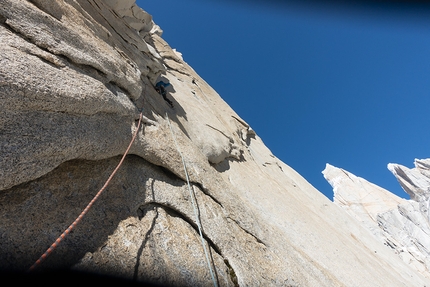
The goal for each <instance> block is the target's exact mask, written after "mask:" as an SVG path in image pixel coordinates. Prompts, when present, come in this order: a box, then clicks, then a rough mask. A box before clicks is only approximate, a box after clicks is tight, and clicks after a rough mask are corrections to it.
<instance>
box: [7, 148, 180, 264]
mask: <svg viewBox="0 0 430 287" xmlns="http://www.w3.org/2000/svg"><path fill="white" fill-rule="evenodd" d="M119 160H120V157H115V158H110V159H106V160H101V161H86V160H72V161H69V162H66V163H63V164H62V165H60V166H59V167H57V168H56V169H55V170H53V171H52V172H50V173H48V174H46V175H44V176H43V177H41V178H39V179H37V180H34V181H32V182H29V183H25V184H22V185H19V186H16V187H13V188H11V189H9V190H4V191H2V192H1V193H0V237H1V244H0V258H2V260H1V261H0V271H5V272H9V271H17V272H22V271H25V270H27V269H28V268H29V267H30V266H31V265H32V264H33V263H34V262H35V261H36V260H37V259H38V258H39V257H40V256H41V255H42V254H43V253H44V252H45V251H46V249H47V248H48V247H49V246H50V245H51V244H52V243H53V242H54V241H55V240H56V238H57V237H58V236H59V235H60V234H61V233H62V232H63V231H64V230H65V229H66V228H67V227H68V226H69V225H70V224H71V223H72V222H73V221H74V220H75V219H76V217H77V216H78V215H79V214H80V213H81V211H82V210H83V209H84V208H85V207H86V206H87V204H88V203H89V202H90V201H91V199H92V198H93V197H94V195H95V194H96V193H97V192H98V191H99V190H100V188H101V187H102V186H103V184H104V182H105V181H106V179H107V178H108V177H109V175H110V174H111V172H112V171H113V170H114V168H115V166H116V165H117V164H118V162H119ZM160 177H161V180H163V181H167V182H170V181H172V180H171V179H169V177H166V176H164V175H163V170H161V169H158V167H156V166H154V165H151V164H149V163H147V162H146V161H145V160H143V159H142V158H140V157H137V156H133V155H129V156H127V158H126V159H125V161H124V163H123V166H122V167H121V168H120V169H119V171H118V173H117V174H116V175H115V176H114V177H113V179H112V181H111V183H110V185H109V186H108V187H107V188H106V190H104V192H103V193H102V194H101V195H100V197H99V198H98V200H97V201H96V202H95V203H94V205H93V206H92V208H91V209H90V210H89V211H88V213H87V214H86V215H85V216H84V217H83V218H82V220H81V222H79V224H77V225H76V227H75V228H74V229H73V230H72V232H71V233H70V234H69V235H68V236H67V237H66V238H65V239H64V240H63V241H62V242H61V243H60V244H59V245H58V247H57V248H56V249H55V250H54V251H53V252H52V253H51V254H50V256H49V257H47V259H46V260H45V261H44V262H42V264H40V265H39V266H37V268H36V270H35V271H43V272H46V271H50V270H51V271H52V270H63V269H69V268H70V267H72V266H73V265H75V264H76V263H78V262H79V260H80V259H81V258H83V257H84V255H85V254H86V253H87V252H94V251H96V250H97V249H98V248H99V247H101V246H103V244H104V242H106V240H107V238H108V236H109V235H111V234H113V233H114V231H115V230H116V228H117V226H118V224H119V223H120V222H121V221H122V220H124V219H126V218H128V217H130V216H135V217H138V216H139V211H138V209H135V208H134V207H133V206H136V208H137V206H138V205H137V203H139V202H140V203H142V204H144V202H145V199H146V193H147V191H146V188H145V186H146V181H147V180H148V178H160Z"/></svg>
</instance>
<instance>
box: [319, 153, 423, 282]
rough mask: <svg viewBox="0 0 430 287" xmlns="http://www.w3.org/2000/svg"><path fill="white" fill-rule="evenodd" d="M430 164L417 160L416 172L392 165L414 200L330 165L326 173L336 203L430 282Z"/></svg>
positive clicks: (395, 173)
mask: <svg viewBox="0 0 430 287" xmlns="http://www.w3.org/2000/svg"><path fill="white" fill-rule="evenodd" d="M429 162H430V160H429V159H426V160H415V166H416V167H415V168H413V169H409V168H407V167H404V166H401V165H398V164H389V165H388V169H389V170H390V171H391V172H393V174H394V175H395V176H396V178H397V180H398V181H399V183H400V184H401V186H402V187H403V189H404V190H405V191H406V192H407V193H408V194H409V195H410V196H411V200H405V199H402V198H399V197H398V196H396V195H394V194H392V193H390V192H389V191H387V190H385V189H383V188H381V187H379V186H376V185H374V184H372V183H370V182H368V181H366V180H365V179H362V178H359V177H357V176H355V175H353V174H351V173H349V172H347V171H345V170H343V169H340V168H336V167H333V166H331V165H329V164H327V166H326V169H325V170H324V171H323V174H324V177H325V178H326V179H327V180H328V182H329V183H330V184H331V185H332V186H333V191H334V203H335V204H337V205H339V206H340V207H342V209H344V210H346V211H347V213H348V214H350V215H351V216H353V217H355V218H356V219H357V220H358V221H359V222H361V224H363V226H365V227H366V228H367V229H368V230H369V231H370V232H371V233H372V234H374V235H375V236H376V237H377V238H378V239H379V240H380V241H381V242H383V243H384V244H385V245H386V246H388V247H389V248H390V249H392V250H393V251H394V253H395V254H398V255H399V257H400V258H402V259H403V261H404V262H405V263H407V264H408V265H409V266H412V267H413V268H415V269H416V270H417V271H418V272H420V273H421V274H423V275H424V276H426V277H427V278H430V268H429V267H430V253H429V251H430V221H429V210H428V206H429V190H430V189H429V187H430V178H429V175H430V173H429Z"/></svg>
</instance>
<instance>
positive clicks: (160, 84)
mask: <svg viewBox="0 0 430 287" xmlns="http://www.w3.org/2000/svg"><path fill="white" fill-rule="evenodd" d="M168 86H170V83H165V82H163V81H159V82H158V83H157V84H156V85H155V90H156V91H157V92H158V93H159V94H160V95H162V96H163V99H164V100H165V101H166V102H167V103H168V104H169V105H170V106H171V107H172V108H173V103H172V101H171V100H169V99H168V98H167V97H166V87H168Z"/></svg>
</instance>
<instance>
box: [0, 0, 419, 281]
mask: <svg viewBox="0 0 430 287" xmlns="http://www.w3.org/2000/svg"><path fill="white" fill-rule="evenodd" d="M0 39H1V42H2V43H4V44H3V45H2V46H1V47H0V49H1V52H2V53H1V54H0V104H1V105H0V108H1V113H0V153H1V154H0V166H1V170H0V206H1V208H0V238H1V243H2V244H1V245H0V254H1V258H3V260H1V262H0V269H1V270H20V271H23V270H26V269H27V268H28V267H29V266H31V264H32V263H33V262H34V261H35V260H36V259H37V258H38V257H39V255H40V254H41V253H42V252H43V251H44V250H46V248H47V247H48V246H49V245H50V244H51V243H52V241H53V240H55V238H56V237H57V236H58V235H59V234H60V233H61V232H62V230H63V229H64V228H66V227H67V226H68V225H69V224H70V223H71V222H72V221H73V220H74V218H75V217H76V216H77V215H78V214H79V212H80V211H81V210H82V208H83V207H85V205H86V204H87V203H88V201H89V200H90V199H91V198H92V196H93V195H94V194H95V193H96V192H97V191H98V189H99V188H100V187H101V186H102V185H103V183H104V182H105V180H106V178H107V177H108V176H109V174H110V172H111V171H112V170H113V169H114V168H115V166H116V164H117V162H118V161H119V155H121V154H122V153H123V152H124V151H125V149H126V147H127V145H128V143H129V141H130V139H131V136H132V134H133V133H134V132H135V130H136V120H137V119H138V117H139V111H141V110H143V114H144V123H145V125H144V126H143V127H142V128H141V129H140V130H139V131H138V136H137V140H136V141H135V142H134V144H133V146H132V149H131V152H130V155H129V156H128V157H127V158H126V160H125V162H124V165H123V166H122V167H121V169H120V171H119V173H118V175H116V176H115V177H114V179H113V181H112V183H111V184H110V185H109V187H108V188H107V189H106V191H105V193H104V194H103V195H102V197H101V198H100V199H99V201H97V202H96V204H95V205H94V207H93V209H91V210H90V212H89V213H88V214H87V216H86V217H85V218H84V219H83V220H82V222H81V223H80V225H78V226H77V227H76V229H75V230H74V232H73V233H72V234H71V235H70V236H69V237H68V238H67V239H66V240H65V241H64V242H62V243H61V245H60V246H59V247H58V249H57V250H55V252H54V253H53V254H52V255H51V256H50V257H48V259H47V260H46V261H45V262H44V263H43V265H41V266H40V267H39V270H40V271H43V270H50V269H56V268H66V269H74V270H84V271H91V272H95V273H101V274H109V275H118V276H121V277H124V278H129V279H134V280H138V281H150V282H157V283H162V284H167V285H175V286H181V285H192V286H207V285H210V284H211V278H210V274H209V272H208V268H207V266H206V265H207V264H206V262H205V255H204V253H203V249H202V245H201V243H200V238H199V235H198V232H197V222H196V218H195V216H194V212H193V207H192V204H191V198H190V195H189V193H188V189H187V184H186V180H185V179H186V175H185V172H184V170H183V166H182V159H181V155H180V153H179V152H178V149H177V148H176V144H175V140H174V138H175V139H176V142H177V144H178V146H179V149H180V150H181V151H182V154H183V157H184V160H185V162H186V165H187V169H188V172H189V177H190V181H191V187H192V190H193V191H194V192H195V199H196V202H197V206H198V212H199V218H200V220H201V224H202V229H203V237H204V241H205V244H207V246H208V249H209V254H210V261H211V264H212V265H213V266H214V270H215V271H216V272H215V273H216V280H217V282H218V284H219V285H220V286H235V285H236V286H237V285H241V286H387V285H388V286H411V285H413V286H424V285H425V284H426V283H425V282H426V279H425V278H424V277H422V276H421V275H420V274H418V273H416V272H415V271H414V270H413V269H411V268H409V266H408V265H406V264H404V263H403V262H402V261H401V260H400V259H399V258H398V257H397V256H395V255H394V254H392V253H391V252H390V251H389V250H386V248H385V247H384V246H383V245H382V244H380V243H379V242H378V241H377V240H376V239H375V238H373V236H372V235H371V234H369V233H368V232H367V231H366V230H365V229H364V228H363V227H361V226H360V224H358V223H356V222H355V221H354V220H353V219H352V218H350V217H349V216H345V214H344V213H343V211H341V210H339V209H338V208H337V207H336V206H334V205H333V204H332V203H331V202H330V201H329V200H328V199H327V198H325V197H324V196H323V195H322V194H321V193H319V192H318V191H317V190H316V189H315V188H313V187H312V186H311V185H310V184H309V183H308V182H306V180H305V179H303V178H302V177H301V176H300V175H299V174H297V173H296V172H295V171H294V170H292V169H291V168H290V167H288V166H287V165H285V164H284V163H282V162H281V161H279V160H278V159H277V158H276V157H275V156H274V155H273V154H272V153H271V152H270V150H268V149H267V147H265V145H264V144H263V142H262V141H261V139H260V138H259V137H258V136H257V135H256V134H255V132H254V131H253V130H252V129H251V128H250V127H249V125H248V124H247V123H246V122H245V121H244V120H242V119H241V118H240V117H239V116H238V115H237V114H236V113H235V112H234V111H233V110H231V108H230V107H229V106H228V105H227V104H226V103H225V102H224V101H223V100H222V99H221V97H220V96H219V95H218V94H217V93H216V92H215V91H214V90H213V89H212V88H211V87H210V86H209V85H208V84H207V83H206V82H205V81H204V80H203V79H201V78H200V77H199V76H198V75H197V73H196V72H195V71H194V70H193V69H192V68H191V67H189V66H188V65H187V64H186V63H185V62H184V61H183V60H182V58H181V57H180V54H179V53H177V52H176V51H174V50H172V49H171V48H170V47H169V45H168V44H167V43H166V42H165V41H164V40H163V39H162V38H161V29H160V28H159V27H158V26H156V25H155V24H154V23H153V22H152V19H151V17H150V15H148V14H147V13H146V12H144V11H143V10H141V9H140V8H139V7H137V6H136V5H135V4H134V1H113V0H109V1H101V0H93V1H87V0H72V1H60V0H58V1H49V2H46V1H38V0H34V1H24V0H5V1H3V2H1V3H0ZM158 79H165V80H167V81H169V82H170V83H171V84H172V85H171V87H169V89H168V95H167V96H168V97H169V98H170V99H171V100H172V101H173V103H174V106H175V108H174V109H171V108H170V107H169V106H168V105H167V104H166V102H165V101H164V100H163V99H162V97H161V96H160V95H159V94H158V93H157V92H156V91H155V90H154V88H153V85H154V83H155V82H156V81H157V80H158ZM169 122H170V123H171V126H170V125H169ZM172 132H173V134H174V137H172Z"/></svg>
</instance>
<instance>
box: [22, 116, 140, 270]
mask: <svg viewBox="0 0 430 287" xmlns="http://www.w3.org/2000/svg"><path fill="white" fill-rule="evenodd" d="M142 116H143V115H142V113H140V116H139V123H138V124H137V128H136V131H135V132H134V135H133V138H132V139H131V142H130V144H129V145H128V148H127V150H126V151H125V153H124V155H123V156H122V158H121V160H120V162H119V164H118V165H117V166H116V168H115V169H114V171H113V172H112V174H111V175H110V176H109V178H108V179H107V181H106V183H105V184H104V185H103V187H102V188H101V189H100V190H99V192H97V194H96V195H95V196H94V198H93V199H92V200H91V201H90V203H88V205H87V207H85V209H84V210H83V211H82V212H81V214H79V216H78V218H76V219H75V221H73V223H72V224H70V226H69V227H68V228H67V229H66V230H64V232H63V233H62V234H61V235H60V236H59V237H58V238H57V240H55V242H54V243H52V245H51V246H50V247H49V248H48V249H47V250H46V251H45V253H43V254H42V256H40V258H39V259H37V261H36V262H35V263H34V264H33V265H32V266H31V267H30V269H29V271H32V270H34V269H35V268H36V267H37V266H38V265H40V264H41V263H42V262H43V261H44V260H45V259H46V258H47V257H48V256H49V255H50V254H51V253H52V251H54V249H55V248H56V247H57V246H58V244H60V242H61V241H62V240H63V239H64V238H66V236H67V235H68V234H69V233H70V231H72V229H73V228H74V227H75V226H76V225H77V224H78V223H79V221H81V219H82V217H84V215H85V214H86V213H87V212H88V210H89V209H90V208H91V206H92V205H93V204H94V202H95V201H96V200H97V198H99V196H100V194H101V193H102V192H103V191H104V190H105V189H106V187H107V186H108V185H109V183H110V181H111V180H112V178H113V176H114V175H115V173H116V172H117V171H118V169H119V168H120V166H121V164H122V162H123V161H124V159H125V156H126V155H127V153H128V152H129V150H130V148H131V146H132V144H133V142H134V140H135V139H136V136H137V132H138V131H139V128H140V124H141V122H142Z"/></svg>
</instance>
